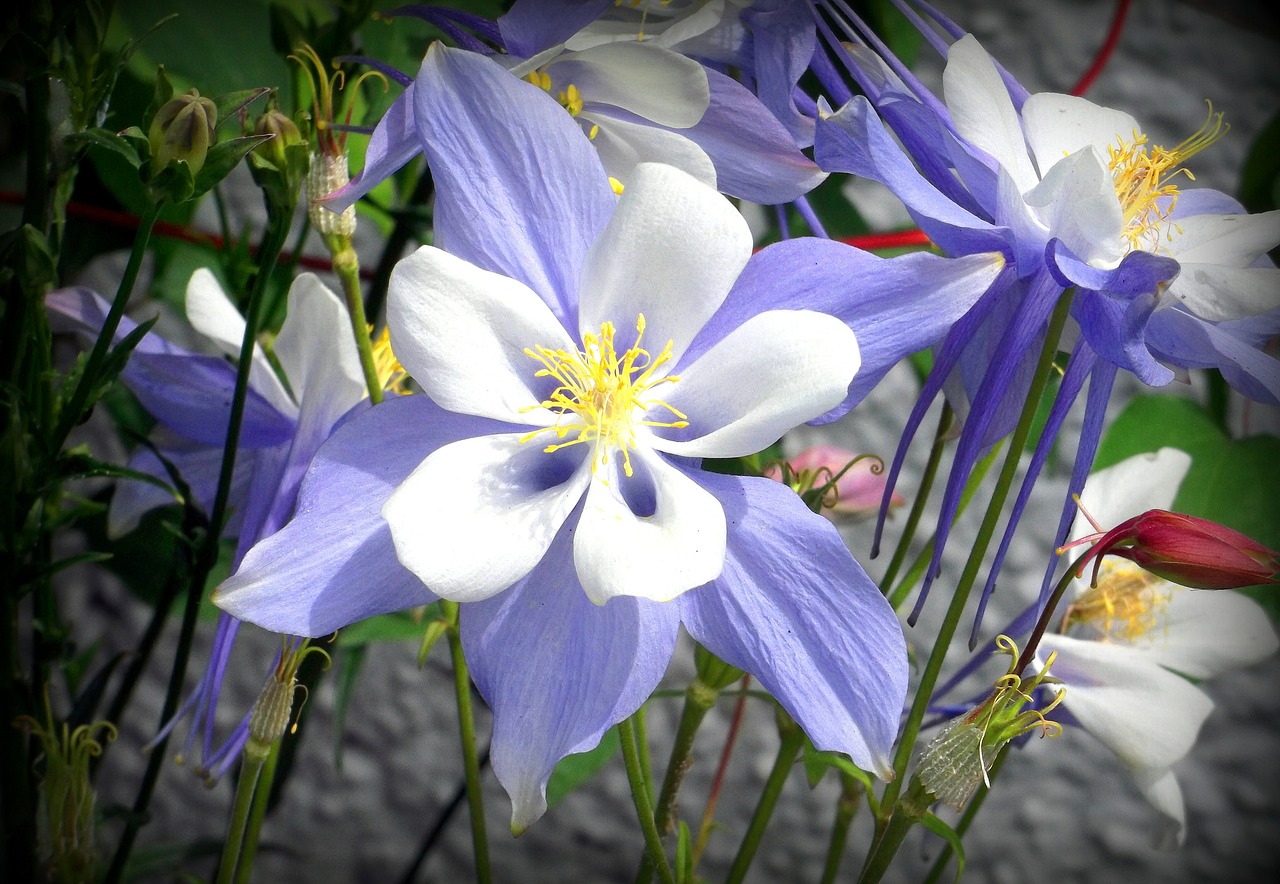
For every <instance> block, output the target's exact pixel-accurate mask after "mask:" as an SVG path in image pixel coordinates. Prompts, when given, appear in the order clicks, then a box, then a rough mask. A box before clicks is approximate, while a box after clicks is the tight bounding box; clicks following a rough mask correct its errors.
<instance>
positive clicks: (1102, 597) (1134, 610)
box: [1064, 559, 1169, 642]
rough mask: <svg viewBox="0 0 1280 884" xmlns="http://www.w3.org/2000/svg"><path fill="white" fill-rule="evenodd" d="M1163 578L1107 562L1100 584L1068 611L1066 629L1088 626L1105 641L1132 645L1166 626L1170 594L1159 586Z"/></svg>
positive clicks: (1138, 569) (1123, 563) (1125, 564)
mask: <svg viewBox="0 0 1280 884" xmlns="http://www.w3.org/2000/svg"><path fill="white" fill-rule="evenodd" d="M1159 580H1160V578H1158V577H1156V576H1155V575H1154V574H1151V573H1149V572H1147V571H1144V570H1142V569H1141V568H1139V567H1138V566H1137V565H1135V564H1133V563H1131V562H1126V561H1115V560H1112V559H1107V560H1106V561H1104V562H1103V564H1102V571H1101V576H1100V577H1099V578H1098V585H1097V586H1095V587H1092V588H1090V589H1089V590H1087V591H1085V592H1084V593H1082V594H1081V595H1080V597H1079V598H1078V599H1076V601H1075V603H1074V604H1072V605H1071V607H1069V608H1068V609H1067V613H1066V617H1065V619H1064V630H1065V629H1066V628H1067V627H1070V626H1072V625H1076V624H1078V625H1081V626H1087V627H1089V628H1091V629H1094V630H1097V631H1098V632H1100V633H1101V634H1102V640H1104V641H1107V640H1111V639H1117V640H1120V641H1124V642H1132V641H1134V640H1135V639H1137V638H1140V637H1141V636H1143V635H1146V634H1147V633H1149V632H1151V631H1152V630H1153V629H1156V628H1158V627H1160V626H1161V625H1162V624H1163V623H1164V612H1165V608H1166V607H1167V606H1168V604H1169V593H1168V592H1167V591H1161V589H1160V588H1159V587H1157V586H1156V585H1155V584H1156V583H1157V581H1159Z"/></svg>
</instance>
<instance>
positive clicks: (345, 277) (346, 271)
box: [325, 235, 382, 405]
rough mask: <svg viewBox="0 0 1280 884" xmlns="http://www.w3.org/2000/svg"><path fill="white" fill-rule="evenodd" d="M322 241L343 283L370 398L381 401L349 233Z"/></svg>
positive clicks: (356, 264) (380, 389) (376, 370)
mask: <svg viewBox="0 0 1280 884" xmlns="http://www.w3.org/2000/svg"><path fill="white" fill-rule="evenodd" d="M325 245H326V246H328V248H329V252H330V254H331V255H333V271H334V273H336V274H338V280H339V281H340V282H341V283H342V295H343V297H344V298H345V299H346V302H347V313H348V315H349V316H350V317H351V333H352V335H353V336H354V337H355V342H356V351H357V352H358V353H359V354H360V369H361V370H362V371H363V372H364V383H365V386H366V387H368V389H369V401H371V402H372V403H373V404H374V405H377V404H378V403H379V402H381V401H382V382H381V381H380V380H378V369H377V366H376V365H374V362H373V344H372V342H371V341H370V340H369V324H368V322H367V321H366V320H365V315H364V293H363V292H361V290H360V258H359V256H358V255H357V254H356V250H355V249H354V248H352V246H351V237H349V236H336V235H335V236H328V237H325Z"/></svg>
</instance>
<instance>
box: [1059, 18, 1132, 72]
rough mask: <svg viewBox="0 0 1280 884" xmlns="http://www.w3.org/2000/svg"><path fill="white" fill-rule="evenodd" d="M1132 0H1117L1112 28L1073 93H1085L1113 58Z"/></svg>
mask: <svg viewBox="0 0 1280 884" xmlns="http://www.w3.org/2000/svg"><path fill="white" fill-rule="evenodd" d="M1130 2H1131V0H1117V2H1116V11H1115V15H1113V16H1112V17H1111V28H1110V30H1108V31H1107V38H1106V39H1105V40H1103V41H1102V48H1101V49H1099V50H1098V55H1097V56H1096V57H1095V58H1094V59H1093V64H1091V65H1089V69H1088V70H1087V71H1085V72H1084V73H1083V74H1082V75H1081V76H1080V79H1079V80H1078V81H1077V82H1076V84H1075V85H1074V86H1072V87H1071V94H1072V95H1084V94H1085V93H1086V92H1088V91H1089V87H1091V86H1092V85H1093V81H1094V80H1096V79H1098V75H1099V74H1101V73H1102V69H1103V68H1104V67H1106V66H1107V62H1108V61H1110V60H1111V54H1112V53H1113V52H1115V49H1116V44H1117V43H1119V42H1120V32H1121V31H1123V30H1124V20H1125V17H1126V16H1127V15H1128V14H1129V5H1130Z"/></svg>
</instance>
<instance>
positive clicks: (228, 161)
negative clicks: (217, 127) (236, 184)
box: [183, 135, 272, 198]
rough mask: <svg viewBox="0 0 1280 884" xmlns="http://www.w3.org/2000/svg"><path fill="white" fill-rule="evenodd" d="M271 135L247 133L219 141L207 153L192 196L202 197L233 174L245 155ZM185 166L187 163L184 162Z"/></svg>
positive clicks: (269, 138)
mask: <svg viewBox="0 0 1280 884" xmlns="http://www.w3.org/2000/svg"><path fill="white" fill-rule="evenodd" d="M271 137H272V136H270V135H245V136H243V137H242V138H233V139H231V140H230V141H219V142H218V143H217V144H215V145H214V146H213V147H211V148H209V152H208V153H207V154H205V158H204V165H203V166H202V167H201V168H200V174H198V175H196V178H195V181H194V183H193V189H192V192H191V197H193V198H194V197H201V196H204V195H205V194H206V193H208V192H209V191H210V190H212V189H213V188H214V187H215V186H216V185H217V184H218V182H219V181H221V180H222V179H223V178H226V177H227V176H228V175H230V174H231V170H232V169H234V168H235V167H236V166H238V165H240V161H241V160H243V159H244V155H245V154H247V153H248V152H249V151H251V150H253V149H254V148H255V147H257V146H258V145H259V144H262V143H263V142H264V141H270V140H271ZM183 165H184V166H185V165H186V164H185V163H183Z"/></svg>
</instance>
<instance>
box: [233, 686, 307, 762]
mask: <svg viewBox="0 0 1280 884" xmlns="http://www.w3.org/2000/svg"><path fill="white" fill-rule="evenodd" d="M282 675H283V677H281V676H282ZM296 689H297V679H296V678H294V677H293V676H292V675H291V674H289V673H283V674H282V673H280V672H279V671H278V670H273V671H272V673H271V674H270V675H268V676H267V683H266V684H264V685H263V686H262V693H260V694H259V695H258V699H257V700H255V701H254V703H253V710H252V711H251V712H250V713H249V739H248V741H247V742H246V743H245V744H244V754H245V755H247V756H249V757H250V758H254V759H256V760H262V759H264V758H266V757H267V753H268V752H270V751H271V747H272V746H273V745H275V744H276V743H277V742H279V740H280V738H281V737H283V736H284V732H285V728H287V727H288V726H289V716H290V715H291V714H292V713H293V693H294V691H295V690H296Z"/></svg>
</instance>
